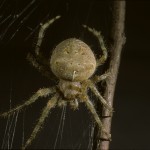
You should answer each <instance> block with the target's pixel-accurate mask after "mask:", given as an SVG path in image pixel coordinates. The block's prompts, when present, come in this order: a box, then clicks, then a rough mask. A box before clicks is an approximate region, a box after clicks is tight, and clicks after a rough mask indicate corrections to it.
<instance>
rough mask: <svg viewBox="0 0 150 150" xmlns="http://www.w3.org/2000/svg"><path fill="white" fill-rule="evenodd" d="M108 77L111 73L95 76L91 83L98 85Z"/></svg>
mask: <svg viewBox="0 0 150 150" xmlns="http://www.w3.org/2000/svg"><path fill="white" fill-rule="evenodd" d="M108 77H110V73H109V72H106V73H104V74H102V75H100V76H98V75H95V76H93V77H92V78H91V81H92V82H93V83H95V84H96V83H98V82H100V81H103V80H106V79H107V78H108Z"/></svg>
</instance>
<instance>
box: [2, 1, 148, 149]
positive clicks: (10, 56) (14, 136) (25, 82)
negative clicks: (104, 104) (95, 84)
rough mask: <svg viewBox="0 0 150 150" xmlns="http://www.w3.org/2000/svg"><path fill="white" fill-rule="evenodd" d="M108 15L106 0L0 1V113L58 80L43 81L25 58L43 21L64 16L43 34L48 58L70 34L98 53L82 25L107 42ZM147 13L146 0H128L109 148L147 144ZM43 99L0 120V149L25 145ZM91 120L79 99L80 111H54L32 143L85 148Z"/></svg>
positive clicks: (109, 23)
mask: <svg viewBox="0 0 150 150" xmlns="http://www.w3.org/2000/svg"><path fill="white" fill-rule="evenodd" d="M111 13H112V5H111V2H110V1H103V0H102V1H100V0H86V1H85V0H83V1H77V0H72V1H71V0H51V1H48V0H20V1H19V0H1V1H0V47H1V48H0V52H1V53H0V69H1V72H0V112H4V111H6V110H8V109H9V108H12V107H15V106H16V105H18V104H21V103H23V102H24V101H25V100H27V99H28V98H29V97H30V96H31V95H32V94H33V93H34V92H36V91H37V90H38V89H39V88H42V87H50V86H53V85H56V84H57V83H58V82H57V81H54V80H52V81H49V80H48V79H46V78H45V77H44V76H42V75H41V74H40V73H39V72H38V71H37V70H36V69H34V68H33V67H32V65H30V64H29V62H28V61H27V60H26V56H27V54H28V52H32V51H33V50H34V48H35V43H36V40H37V34H38V29H39V24H40V23H41V22H45V21H46V20H47V19H49V18H53V17H55V16H56V15H61V16H62V17H61V19H59V20H58V21H56V22H55V23H54V24H53V25H52V26H51V27H50V28H49V29H48V30H47V33H46V35H45V37H44V40H43V43H42V47H41V50H42V52H43V53H44V55H45V57H46V58H47V59H48V58H49V57H50V55H51V53H52V50H53V49H54V48H55V46H56V45H57V44H58V43H59V42H61V41H63V40H65V39H67V38H70V37H76V38H79V39H81V40H83V41H84V42H86V43H87V44H88V45H89V46H90V47H91V48H92V50H93V51H94V53H95V54H96V56H97V55H99V54H100V53H101V51H100V48H99V45H98V42H97V40H96V39H95V37H93V36H92V35H91V34H90V33H88V32H87V31H86V30H84V29H83V28H82V24H86V25H88V26H90V27H92V28H95V29H97V30H98V31H101V32H102V34H103V36H104V39H105V42H106V45H107V41H108V40H109V34H110V29H111ZM149 18H150V2H149V1H142V0H141V1H127V6H126V23H125V34H126V38H127V41H126V45H125V46H124V48H123V51H122V59H121V64H120V68H119V74H118V81H117V86H116V91H115V97H114V110H115V113H114V115H113V120H112V142H111V146H110V148H111V149H150V144H149V141H150V140H149V134H150V108H149V106H150V98H149V93H150V90H149V85H150V66H149V64H150V48H149V43H150V36H149V34H150V19H149ZM102 72H103V70H102V69H100V70H99V73H102ZM90 96H91V99H92V97H93V95H92V94H90ZM46 102H47V99H40V100H38V101H37V102H36V103H34V104H33V105H32V106H29V107H28V108H26V109H25V110H24V111H22V112H19V113H15V114H14V115H12V116H11V117H10V118H8V117H6V118H0V145H1V148H3V149H4V148H5V149H7V148H19V147H21V145H22V144H24V143H25V141H26V139H27V138H28V137H29V136H30V134H31V132H32V130H33V128H34V126H35V124H36V122H37V119H38V117H39V116H40V113H41V110H42V108H43V107H44V106H45V105H46ZM93 124H94V122H93V119H92V117H91V115H90V113H89V112H88V111H87V110H86V108H85V106H84V105H83V104H81V105H80V107H79V110H78V111H72V110H70V109H69V107H67V108H66V111H62V110H61V109H60V108H56V109H53V110H52V111H51V114H50V115H49V117H48V118H47V119H46V122H45V123H44V125H43V128H42V129H41V132H40V133H39V134H38V135H37V137H36V139H35V140H34V141H33V143H32V144H31V146H30V148H45V149H54V148H56V149H58V148H64V149H67V148H69V149H90V148H91V141H92V130H91V129H92V127H93Z"/></svg>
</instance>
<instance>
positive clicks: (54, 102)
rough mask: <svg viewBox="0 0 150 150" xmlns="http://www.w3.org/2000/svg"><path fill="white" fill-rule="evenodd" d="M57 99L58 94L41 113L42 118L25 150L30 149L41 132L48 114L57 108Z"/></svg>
mask: <svg viewBox="0 0 150 150" xmlns="http://www.w3.org/2000/svg"><path fill="white" fill-rule="evenodd" d="M57 99H58V95H57V94H56V95H54V97H52V98H51V99H50V100H49V101H48V103H47V105H46V106H45V107H44V109H43V111H42V113H41V116H40V118H39V120H38V123H37V124H36V126H35V127H34V130H33V131H32V133H31V136H30V137H29V138H28V140H27V141H26V143H25V145H24V147H22V149H23V150H24V149H26V147H28V146H29V145H30V144H31V142H32V141H33V140H34V139H35V137H36V135H37V133H38V132H39V131H40V128H41V127H42V125H43V124H44V121H45V119H46V117H48V114H49V113H50V110H51V109H52V108H54V107H55V106H56V103H57Z"/></svg>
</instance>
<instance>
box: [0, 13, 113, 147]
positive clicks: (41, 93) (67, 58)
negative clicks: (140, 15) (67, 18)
mask: <svg viewBox="0 0 150 150" xmlns="http://www.w3.org/2000/svg"><path fill="white" fill-rule="evenodd" d="M59 18H60V16H56V17H55V18H53V19H50V20H48V21H47V22H46V23H44V24H41V27H40V31H39V35H38V40H37V44H36V47H35V56H36V57H34V56H33V55H32V54H29V55H28V60H29V61H30V62H31V63H32V65H33V66H34V67H35V68H37V69H38V70H39V71H40V72H41V73H43V74H44V75H46V76H48V77H50V76H49V72H50V70H46V69H47V67H50V68H51V70H52V72H53V73H54V75H55V76H56V77H57V78H58V79H59V84H58V85H57V86H54V87H50V88H42V89H39V90H38V91H37V92H36V93H35V94H34V95H32V97H31V98H29V99H28V100H27V101H25V103H24V104H22V105H19V106H17V107H15V108H13V109H11V110H9V111H8V112H4V113H2V114H1V115H0V116H1V117H2V116H3V117H4V116H7V115H11V114H12V113H13V112H15V111H19V110H21V109H23V108H24V107H26V106H29V105H31V104H32V103H34V102H35V101H36V100H37V99H38V98H40V97H45V98H46V97H49V96H50V95H53V96H52V98H50V99H49V100H48V103H47V105H46V106H45V107H44V109H43V111H42V113H41V116H40V117H39V120H38V122H37V124H36V125H35V128H34V129H33V131H32V133H31V136H30V137H29V138H28V139H27V141H26V143H25V145H24V147H22V149H25V148H26V147H27V146H29V145H30V144H31V143H32V141H33V139H34V138H35V137H36V135H37V133H38V132H39V130H40V128H41V126H42V125H43V124H44V121H45V118H46V117H47V116H48V114H49V112H50V110H51V109H52V108H54V107H55V106H56V105H58V106H59V107H63V106H66V105H67V104H69V105H70V106H71V108H73V109H74V110H75V109H77V108H78V103H79V102H83V103H85V105H86V107H87V109H88V110H89V111H90V113H91V114H92V115H93V117H94V119H95V121H96V123H97V125H98V126H99V129H100V130H101V131H102V132H103V133H104V134H105V135H106V137H107V138H108V139H110V134H108V133H107V132H106V130H105V129H104V127H103V125H102V122H101V120H100V118H99V116H98V114H97V112H96V110H95V108H94V105H93V104H92V102H91V101H90V99H89V97H88V95H87V91H88V88H90V89H91V91H92V92H93V93H94V94H95V95H96V96H97V98H98V99H99V100H100V102H101V103H102V104H103V106H104V107H106V108H107V109H108V110H109V111H110V112H112V108H111V107H110V106H109V104H108V103H107V102H106V100H105V99H104V98H103V97H102V96H101V94H100V92H99V91H98V90H97V88H96V86H95V84H96V83H98V82H100V81H101V80H104V79H106V78H107V77H108V76H109V74H108V73H105V74H103V75H101V76H94V77H92V75H93V74H94V72H95V70H96V68H97V67H98V66H100V65H102V64H103V63H104V62H105V60H106V59H107V49H106V48H105V45H104V42H103V38H102V36H101V33H100V32H98V31H96V30H94V29H91V28H89V27H87V26H86V25H83V27H84V28H86V29H87V30H88V31H89V32H91V33H92V34H93V35H94V36H96V37H97V39H98V41H99V44H100V46H101V49H102V52H103V55H102V56H101V57H100V58H99V59H97V60H96V58H95V56H94V54H93V52H92V50H91V49H90V47H89V46H88V45H87V44H85V43H84V42H83V41H81V40H79V39H76V38H70V39H66V40H64V41H62V42H61V43H60V44H58V45H57V46H56V48H55V49H54V51H53V53H52V56H51V58H50V65H49V64H48V66H47V64H46V63H45V61H44V59H43V56H42V55H41V53H40V46H41V44H42V40H43V37H44V33H45V31H46V30H47V28H48V27H49V26H50V25H51V24H52V23H53V22H54V21H55V20H57V19H59ZM39 61H40V63H39ZM41 64H42V65H41Z"/></svg>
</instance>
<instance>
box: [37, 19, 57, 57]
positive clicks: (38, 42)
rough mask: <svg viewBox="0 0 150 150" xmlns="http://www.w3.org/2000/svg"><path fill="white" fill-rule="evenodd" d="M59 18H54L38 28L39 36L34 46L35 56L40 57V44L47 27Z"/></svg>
mask: <svg viewBox="0 0 150 150" xmlns="http://www.w3.org/2000/svg"><path fill="white" fill-rule="evenodd" d="M59 18H60V16H56V17H55V18H53V19H50V20H48V21H47V22H46V23H44V24H41V28H40V31H39V35H38V40H37V44H36V46H35V54H36V55H37V56H39V55H40V47H41V44H42V41H43V37H44V34H45V31H46V30H47V29H48V27H49V26H50V25H51V24H52V23H53V22H54V21H55V20H57V19H59Z"/></svg>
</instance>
